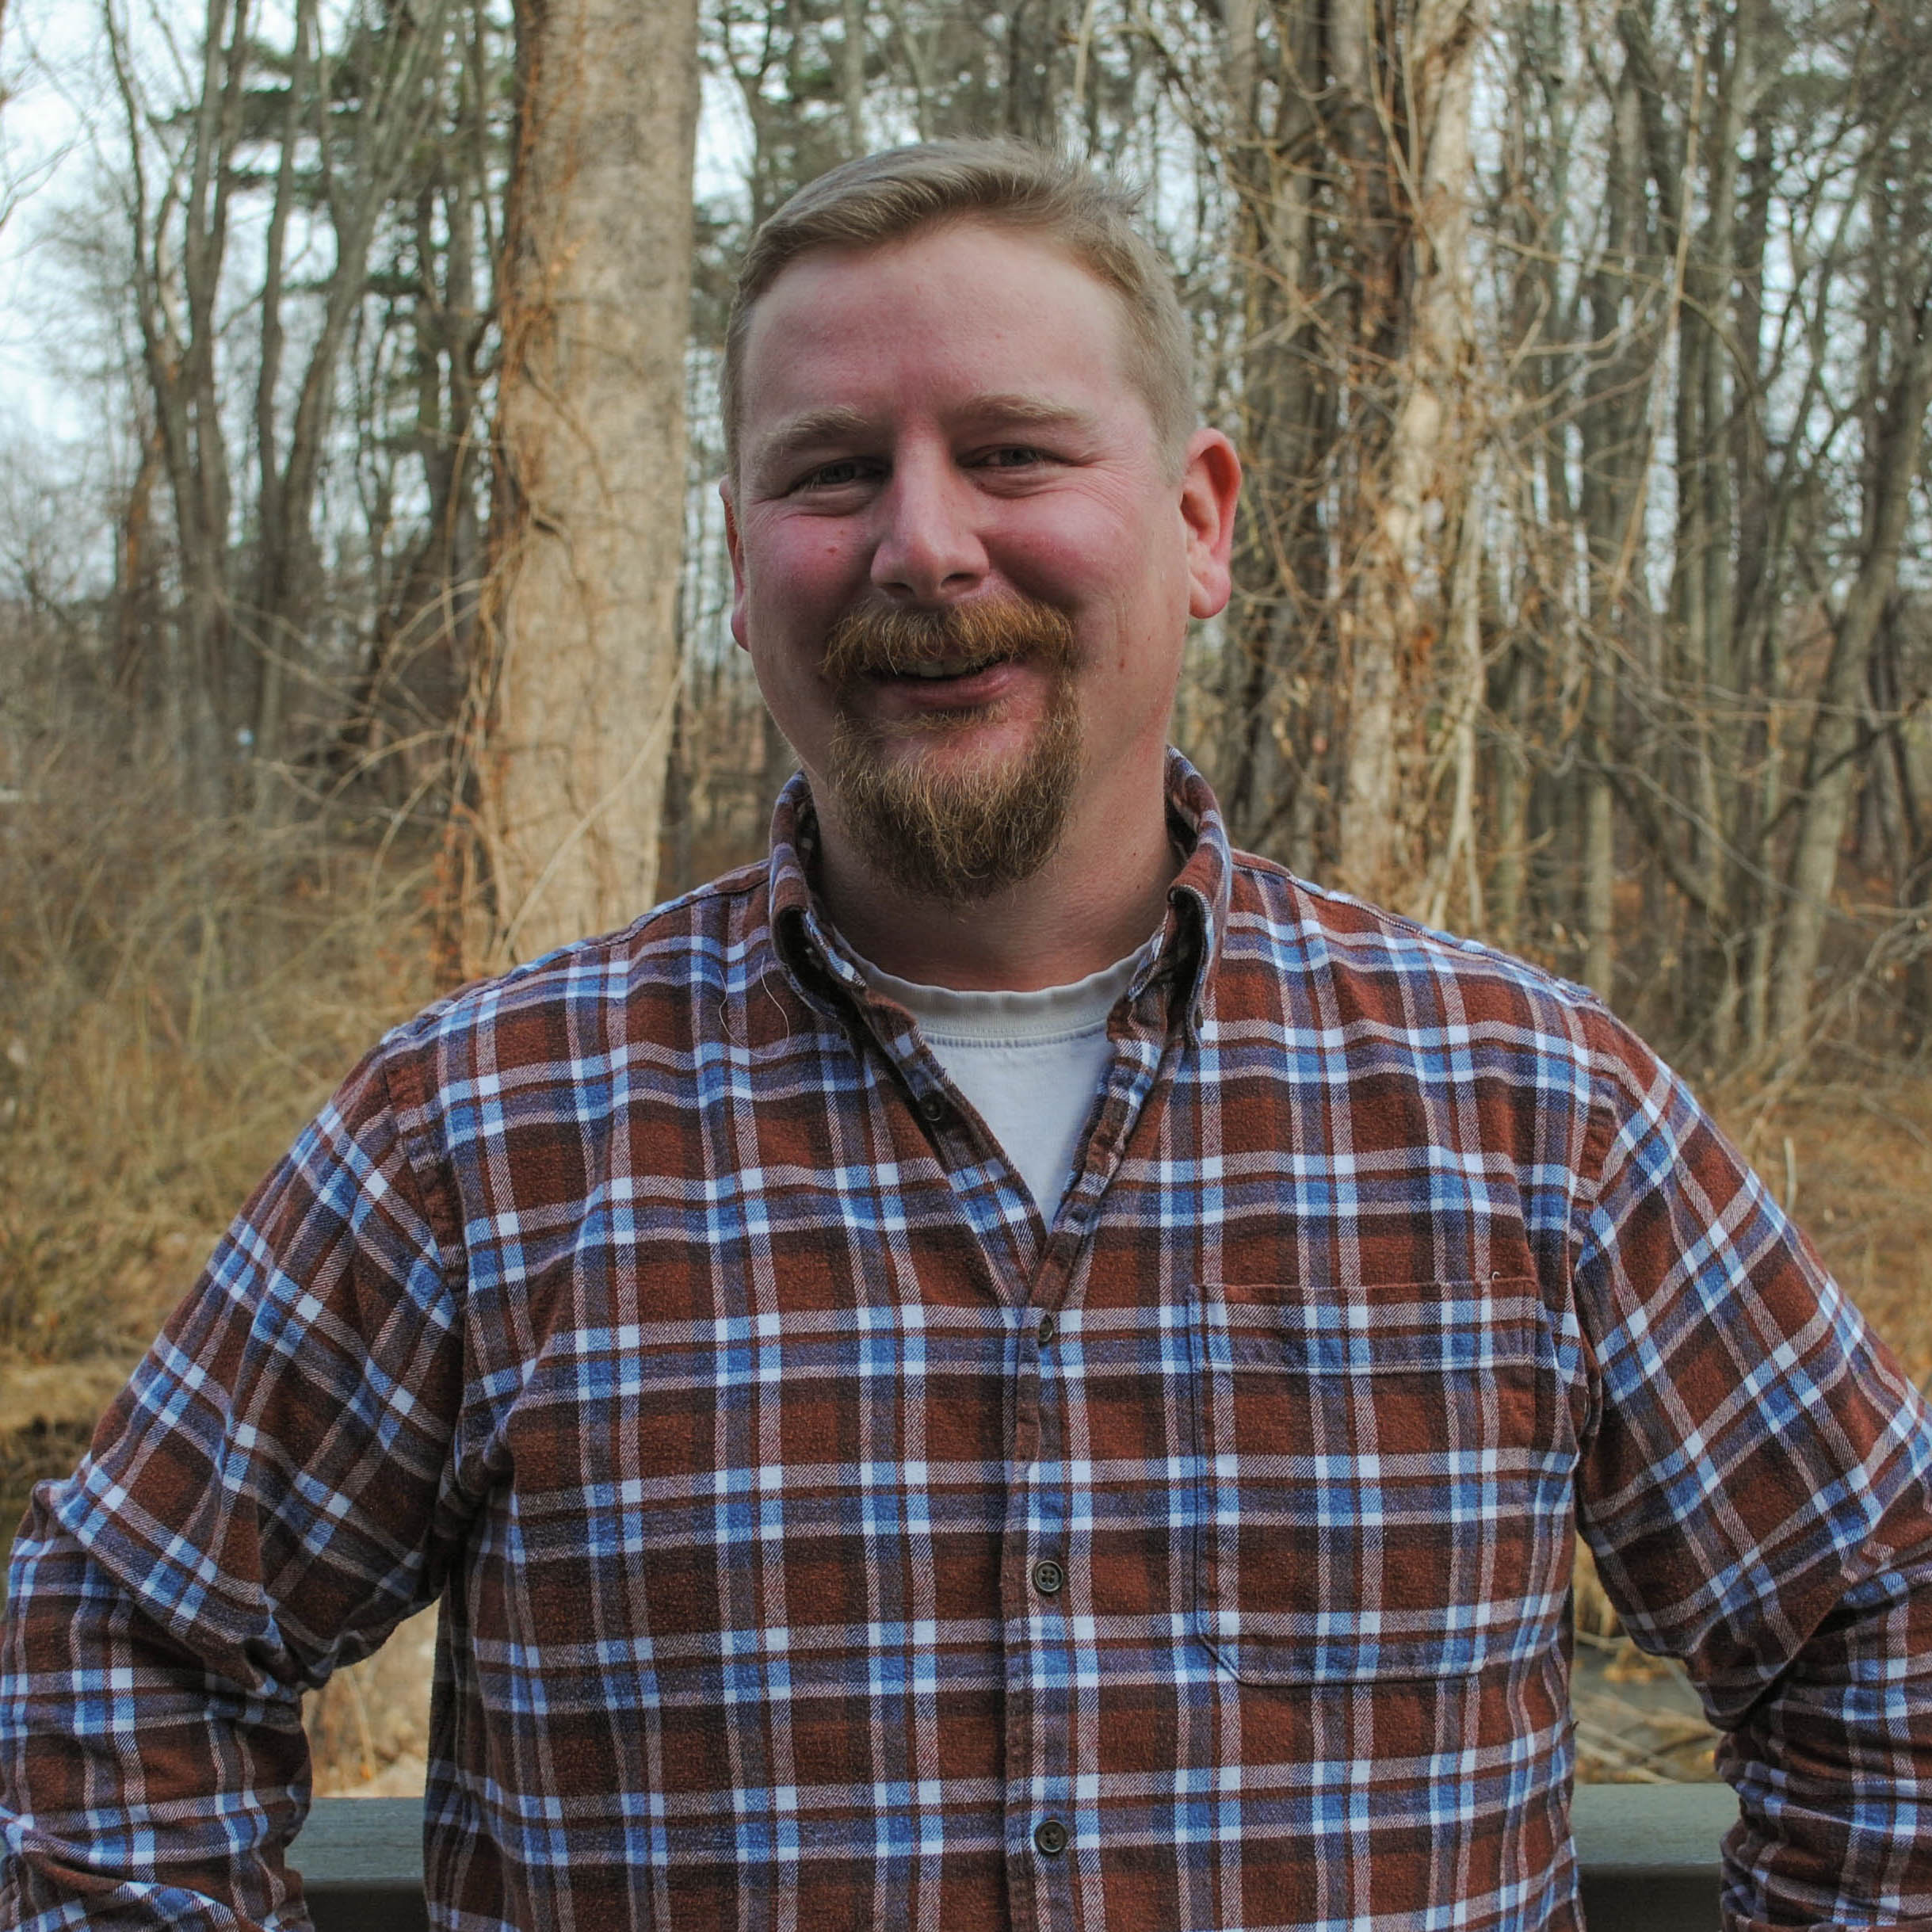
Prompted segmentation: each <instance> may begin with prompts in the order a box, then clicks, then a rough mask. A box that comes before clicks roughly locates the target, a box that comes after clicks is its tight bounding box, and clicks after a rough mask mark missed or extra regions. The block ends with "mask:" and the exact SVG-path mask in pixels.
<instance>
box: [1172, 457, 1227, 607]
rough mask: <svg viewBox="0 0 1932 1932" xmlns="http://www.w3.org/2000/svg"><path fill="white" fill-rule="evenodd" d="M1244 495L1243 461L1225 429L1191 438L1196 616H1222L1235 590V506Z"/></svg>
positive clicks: (1187, 474) (1188, 471)
mask: <svg viewBox="0 0 1932 1932" xmlns="http://www.w3.org/2000/svg"><path fill="white" fill-rule="evenodd" d="M1240 494H1241V459H1240V457H1239V456H1236V455H1235V446H1234V445H1233V444H1232V443H1231V442H1230V441H1228V438H1227V437H1225V436H1224V435H1223V434H1222V433H1220V430H1196V431H1195V432H1194V433H1193V435H1192V436H1191V437H1189V438H1188V443H1187V456H1186V461H1185V463H1184V464H1183V465H1182V471H1181V517H1182V521H1183V522H1184V523H1185V524H1186V526H1187V589H1188V595H1187V608H1188V614H1189V616H1190V617H1216V616H1218V615H1219V614H1220V612H1221V611H1222V610H1224V609H1225V608H1226V607H1227V604H1228V593H1229V591H1230V590H1231V588H1232V579H1231V576H1230V575H1229V570H1228V559H1229V557H1230V556H1231V555H1232V553H1233V550H1234V541H1235V502H1236V501H1237V500H1238V499H1239V497H1240Z"/></svg>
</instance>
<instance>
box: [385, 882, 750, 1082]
mask: <svg viewBox="0 0 1932 1932" xmlns="http://www.w3.org/2000/svg"><path fill="white" fill-rule="evenodd" d="M768 874H769V866H768V864H767V862H766V861H762V860H761V861H758V863H756V864H754V865H746V866H742V867H740V868H739V869H737V870H736V871H734V872H727V873H725V874H724V875H723V876H721V877H719V878H716V879H714V880H710V881H709V882H708V883H707V884H704V885H701V886H698V887H697V888H694V889H693V890H692V891H690V892H685V893H683V894H681V895H679V896H678V897H677V898H675V899H667V900H665V901H664V902H663V903H661V904H659V905H656V906H654V907H651V910H650V911H648V912H646V913H644V914H642V915H640V917H639V918H636V919H634V920H633V921H632V922H631V923H630V924H629V925H628V926H624V927H622V928H621V929H620V930H617V931H615V932H609V933H599V934H591V935H590V936H588V937H585V938H582V939H577V940H573V941H571V942H570V943H569V944H568V945H563V946H559V947H557V948H556V949H554V950H552V951H551V952H549V953H544V954H543V955H542V956H540V957H538V958H536V959H533V960H525V961H524V962H523V963H521V964H518V965H516V966H513V967H511V968H509V969H508V971H506V972H502V973H498V974H495V975H494V976H490V977H488V978H485V979H474V980H472V981H470V982H469V983H468V984H466V985H464V986H460V987H456V989H455V990H454V991H451V992H449V993H447V994H445V995H444V996H443V997H442V998H440V999H437V1000H435V1001H433V1002H431V1003H430V1005H429V1006H425V1007H423V1008H422V1010H420V1011H419V1012H418V1013H416V1014H414V1015H412V1016H411V1017H410V1018H409V1019H407V1020H405V1021H403V1022H402V1023H401V1024H400V1025H398V1026H396V1027H395V1028H393V1029H391V1031H390V1032H389V1033H388V1035H386V1036H385V1037H384V1040H383V1042H382V1043H381V1046H380V1048H379V1051H380V1052H383V1053H384V1055H385V1056H388V1058H389V1059H390V1060H391V1061H414V1062H417V1063H419V1064H423V1063H428V1064H427V1065H426V1066H425V1071H430V1075H431V1079H432V1081H433V1083H434V1084H437V1085H441V1084H444V1083H445V1082H446V1081H447V1080H448V1079H450V1078H452V1077H458V1078H460V1077H464V1075H465V1073H466V1072H467V1071H468V1070H469V1069H472V1068H475V1067H487V1069H488V1071H489V1073H490V1075H492V1076H494V1077H497V1078H500V1077H501V1076H502V1074H503V1072H504V1071H505V1070H506V1069H507V1068H510V1067H516V1068H519V1069H521V1070H523V1071H524V1072H525V1075H529V1074H531V1073H535V1072H537V1071H540V1070H542V1069H545V1068H554V1069H555V1070H556V1071H558V1072H560V1073H561V1072H568V1071H571V1070H572V1069H575V1068H578V1067H582V1065H584V1064H585V1063H587V1062H588V1061H590V1060H595V1059H597V1058H598V1057H599V1056H601V1055H603V1054H606V1053H608V1052H610V1051H612V1050H613V1048H615V1047H616V1046H617V1044H619V1043H620V1040H643V1039H647V1038H648V1037H651V1035H652V1034H654V1033H668V1034H670V1035H671V1036H683V1035H685V1034H688V1033H691V1032H692V1031H693V1029H696V1028H699V1027H701V1026H703V1025H706V1024H708V1023H710V1022H708V1021H707V1018H706V1011H707V1010H706V1007H705V1002H704V1001H702V1000H701V999H699V998H694V997H693V995H694V992H695V991H697V990H698V989H701V988H702V987H705V986H707V985H708V986H711V987H715V988H716V990H717V991H718V992H719V993H720V994H722V995H726V996H727V997H728V995H730V994H731V992H732V991H733V990H734V988H735V986H736V985H737V983H739V982H740V981H741V980H743V979H756V978H758V977H759V976H762V974H763V973H764V972H766V969H767V967H768V965H769V944H768V941H769V916H768V905H769V895H768V892H767V889H766V888H767V880H768ZM710 1013H711V1016H712V1021H715V1016H716V1007H715V1006H713V1007H712V1009H710Z"/></svg>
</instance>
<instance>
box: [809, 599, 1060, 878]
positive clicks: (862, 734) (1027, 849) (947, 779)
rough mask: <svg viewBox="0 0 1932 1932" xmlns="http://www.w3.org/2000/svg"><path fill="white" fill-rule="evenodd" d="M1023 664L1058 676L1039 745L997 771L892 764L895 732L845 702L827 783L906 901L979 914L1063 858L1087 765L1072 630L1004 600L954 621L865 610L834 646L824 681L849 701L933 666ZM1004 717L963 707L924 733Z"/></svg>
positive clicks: (830, 644)
mask: <svg viewBox="0 0 1932 1932" xmlns="http://www.w3.org/2000/svg"><path fill="white" fill-rule="evenodd" d="M1002 659H1025V660H1026V661H1027V662H1029V663H1030V664H1033V665H1034V666H1038V667H1040V669H1042V670H1045V671H1046V672H1047V674H1048V688H1047V711H1046V716H1044V719H1042V720H1041V721H1040V728H1039V730H1038V731H1037V733H1036V734H1035V735H1034V736H1033V740H1032V742H1031V743H1029V744H1028V745H1027V746H1025V747H1024V748H1023V750H1021V751H1020V752H1019V753H1018V754H1014V755H1013V756H1011V757H1009V758H1005V759H1002V760H1001V761H999V762H995V763H986V764H979V765H975V764H971V763H965V762H962V763H960V765H959V766H955V767H949V766H947V765H946V763H945V761H944V760H943V759H941V758H916V757H915V758H906V757H904V756H903V755H901V756H898V757H894V756H892V755H891V747H890V746H889V744H888V740H887V739H886V737H885V735H884V734H882V733H881V732H880V731H879V730H878V729H877V727H876V726H874V725H873V724H871V723H870V722H869V720H867V719H866V718H865V717H864V716H862V715H861V713H860V712H858V711H857V709H856V708H854V707H853V706H852V705H851V704H848V703H846V702H844V701H841V703H840V705H839V708H838V717H837V719H836V720H835V721H834V726H833V731H832V739H831V744H830V747H829V750H830V758H829V769H828V770H827V774H826V777H827V782H828V784H829V785H830V788H831V791H832V794H833V796H834V798H835V799H836V800H838V806H839V808H840V811H841V814H842V816H843V818H844V819H845V821H846V827H847V829H848V830H850V833H851V834H852V836H853V838H854V839H856V840H857V842H858V845H859V846H860V849H861V852H862V853H863V854H864V856H865V859H866V860H867V861H868V862H869V864H870V865H872V867H873V869H875V870H876V871H877V872H880V873H881V874H883V875H884V876H885V877H886V878H888V879H889V880H891V881H892V883H893V884H895V885H896V886H897V887H898V888H899V889H900V890H901V891H902V892H907V893H910V894H911V895H913V896H914V897H916V898H920V899H934V900H937V901H938V902H940V903H943V904H950V905H956V906H958V905H971V904H973V903H977V902H978V901H980V900H983V899H989V898H991V897H992V896H993V895H995V893H998V892H1004V891H1006V889H1007V888H1009V887H1011V886H1015V885H1018V884H1021V882H1022V881H1023V880H1028V879H1030V878H1032V877H1033V875H1034V874H1035V873H1036V872H1038V871H1039V870H1040V868H1041V866H1043V865H1045V863H1046V862H1047V861H1048V858H1050V857H1052V853H1053V852H1054V850H1055V848H1056V846H1058V845H1059V843H1060V834H1061V833H1062V831H1063V830H1064V829H1065V827H1066V823H1067V812H1068V811H1069V809H1070V808H1071V804H1072V802H1073V791H1074V785H1075V780H1076V778H1077V777H1078V776H1079V768H1080V720H1079V711H1078V708H1076V706H1075V702H1074V689H1073V666H1074V640H1073V627H1072V625H1071V624H1070V623H1068V621H1067V618H1066V617H1065V616H1064V615H1063V614H1062V613H1060V612H1059V611H1057V610H1056V609H1053V608H1052V606H1051V605H1046V604H1039V603H1034V602H1031V601H1022V600H1018V599H1001V600H999V601H995V602H988V603H983V604H968V605H964V606H962V607H960V608H959V609H949V610H938V611H897V610H878V609H862V610H857V611H853V612H850V613H848V614H847V615H846V617H843V618H842V619H841V620H839V622H838V624H837V625H836V626H835V627H834V630H833V632H832V635H831V636H830V639H829V640H827V647H826V663H825V671H826V675H827V678H829V679H830V681H831V682H832V683H833V684H834V685H837V686H838V687H839V688H840V689H841V691H842V693H843V692H845V691H848V690H850V689H852V688H853V686H855V685H858V684H859V683H860V682H862V681H863V680H865V679H867V678H872V677H876V676H880V675H888V676H889V675H892V674H903V673H905V672H907V671H909V670H913V669H914V668H915V667H917V666H922V665H938V664H944V665H947V666H953V667H959V668H968V667H971V668H977V667H979V666H984V665H988V664H991V663H994V662H998V661H1001V660H1002ZM997 718H998V709H997V708H996V707H989V706H986V705H975V706H969V707H962V708H960V709H959V710H957V711H937V712H930V713H929V714H927V715H926V716H925V717H924V718H923V719H922V720H920V721H919V723H918V725H917V726H916V727H913V728H914V729H916V730H917V731H920V732H922V734H924V735H926V736H928V737H930V738H933V739H945V737H946V736H947V735H949V734H957V733H963V732H965V731H971V730H975V729H978V728H979V727H983V726H984V725H986V724H988V723H989V722H995V721H997ZM906 728H907V727H905V726H903V724H902V725H901V726H899V727H898V731H899V733H900V734H901V735H903V731H905V729H906Z"/></svg>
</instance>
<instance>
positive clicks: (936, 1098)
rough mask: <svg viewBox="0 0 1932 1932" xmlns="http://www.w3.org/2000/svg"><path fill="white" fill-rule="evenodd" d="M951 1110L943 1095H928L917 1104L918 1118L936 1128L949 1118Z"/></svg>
mask: <svg viewBox="0 0 1932 1932" xmlns="http://www.w3.org/2000/svg"><path fill="white" fill-rule="evenodd" d="M952 1112H953V1109H952V1107H951V1105H950V1104H949V1102H948V1101H947V1099H946V1097H945V1094H926V1095H925V1096H924V1098H922V1099H921V1101H920V1102H919V1117H920V1118H921V1119H922V1121H927V1122H929V1123H930V1124H931V1125H933V1126H934V1127H937V1126H939V1125H941V1124H942V1123H943V1122H944V1121H946V1120H947V1119H949V1117H951V1114H952Z"/></svg>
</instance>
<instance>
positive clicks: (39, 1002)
mask: <svg viewBox="0 0 1932 1932" xmlns="http://www.w3.org/2000/svg"><path fill="white" fill-rule="evenodd" d="M21 789H22V790H23V791H24V792H25V796H24V797H23V798H22V799H21V800H18V801H17V802H14V803H10V804H0V1171H4V1172H5V1174H6V1177H7V1181H6V1188H5V1189H4V1190H3V1191H0V1364H5V1363H6V1362H9V1361H14V1362H17V1361H63V1360H73V1359H77V1358H79V1357H87V1356H92V1355H96V1354H101V1353H103V1352H112V1351H115V1350H129V1349H134V1348H138V1347H139V1346H141V1345H142V1344H143V1343H144V1342H146V1340H147V1338H149V1337H150V1336H151V1334H152V1332H153V1331H154V1328H155V1326H156V1323H157V1322H158V1319H159V1318H160V1317H161V1316H162V1315H164V1314H165V1313H166V1310H167V1308H169V1307H170V1306H171V1305H172V1304H173V1302H174V1300H175V1299H176V1298H177V1297H178V1296H179V1294H180V1293H181V1291H182V1290H183V1289H185V1287H186V1286H187V1285H189V1282H190V1281H192V1280H193V1276H194V1273H195V1272H196V1270H197V1268H198V1267H199V1266H200V1262H201V1261H202V1260H203V1258H204V1257H205V1255H206V1254H207V1252H208V1248H209V1247H210V1246H211V1245H212V1243H213V1240H214V1239H215V1237H216V1235H217V1234H218V1233H219V1232H220V1230H221V1228H223V1226H225V1224H227V1220H229V1218H230V1217H231V1216H232V1215H233V1214H234V1212H235V1208H237V1206H238V1205H239V1204H240V1202H241V1201H242V1198H243V1197H244V1196H245V1195H246V1193H247V1192H248V1191H249V1189H250V1188H251V1187H252V1186H254V1182H256V1181H257V1180H258V1179H259V1178H260V1177H261V1174H262V1170H263V1169H264V1168H265V1166H266V1165H267V1163H268V1162H269V1160H270V1159H272V1158H273V1155H275V1154H277V1152H279V1151H281V1148H282V1147H284V1146H285V1145H286V1144H288V1141H289V1140H291V1139H292V1136H293V1135H294V1134H295V1132H296V1130H297V1128H299V1127H300V1124H301V1123H302V1121H304V1119H305V1118H306V1117H307V1116H308V1115H309V1114H310V1113H312V1112H313V1110H314V1109H315V1106H316V1105H317V1104H318V1103H319V1102H320V1101H321V1100H322V1099H323V1098H324V1097H325V1096H326V1094H327V1093H328V1092H329V1090H330V1088H331V1087H332V1086H334V1083H335V1082H336V1081H338V1079H340V1078H341V1076H342V1074H343V1073H344V1072H345V1071H346V1070H347V1068H348V1067H349V1066H350V1065H351V1064H352V1063H353V1060H354V1059H355V1057H356V1056H357V1054H359V1053H360V1052H362V1051H363V1050H364V1049H365V1048H367V1047H368V1044H370V1043H371V1042H372V1040H373V1039H374V1038H375V1037H376V1034H377V1033H379V1032H380V1029H382V1027H383V1026H384V1025H387V1024H388V1023H389V1022H391V1021H393V1020H395V1019H396V1018H399V1017H400V1016H401V1015H403V1014H405V1013H407V1012H408V1011H409V1010H411V1009H412V1008H413V1007H414V1006H417V1005H419V1004H420V1003H421V1002H422V1000H423V998H426V996H427V995H428V992H429V990H430V987H429V975H428V967H427V957H428V954H427V945H426V937H425V933H424V926H423V914H424V912H425V910H426V907H425V899H424V895H425V892H426V876H427V875H426V871H425V870H424V869H422V868H420V867H418V866H415V865H411V864H409V863H407V862H404V861H401V860H399V858H398V857H396V855H395V852H394V850H393V849H392V850H391V851H390V852H388V853H380V850H379V849H378V848H377V847H376V846H375V845H373V844H372V842H371V841H369V840H368V839H356V838H342V837H339V836H338V837H335V838H330V837H329V836H328V835H326V834H325V833H323V831H321V830H318V829H317V828H315V827H304V828H301V829H299V830H286V831H280V832H274V833H268V832H264V831H262V830H258V829H257V828H254V827H250V826H248V825H246V824H245V823H235V822H226V821H213V822H211V821H208V820H199V821H197V820H196V819H193V818H192V817H190V816H189V815H188V814H187V813H185V811H183V810H182V809H181V808H180V806H179V805H178V803H177V802H176V801H175V799H174V794H173V792H172V788H170V787H169V786H168V785H166V784H165V783H163V782H162V781H160V780H159V779H158V778H155V779H147V778H144V777H143V774H141V773H139V772H138V771H129V770H127V769H114V767H113V765H112V764H111V763H110V762H109V761H107V760H106V759H105V758H101V759H96V760H91V761H90V760H88V759H86V758H83V757H82V755H81V754H78V753H77V752H75V751H74V750H72V749H71V748H70V749H69V750H67V752H66V753H65V754H63V756H62V757H60V758H57V759H50V760H49V761H48V762H46V763H45V764H44V765H43V766H41V767H40V769H39V770H37V771H36V773H35V774H34V776H33V780H32V783H31V784H30V785H29V786H26V787H24V788H21Z"/></svg>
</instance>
